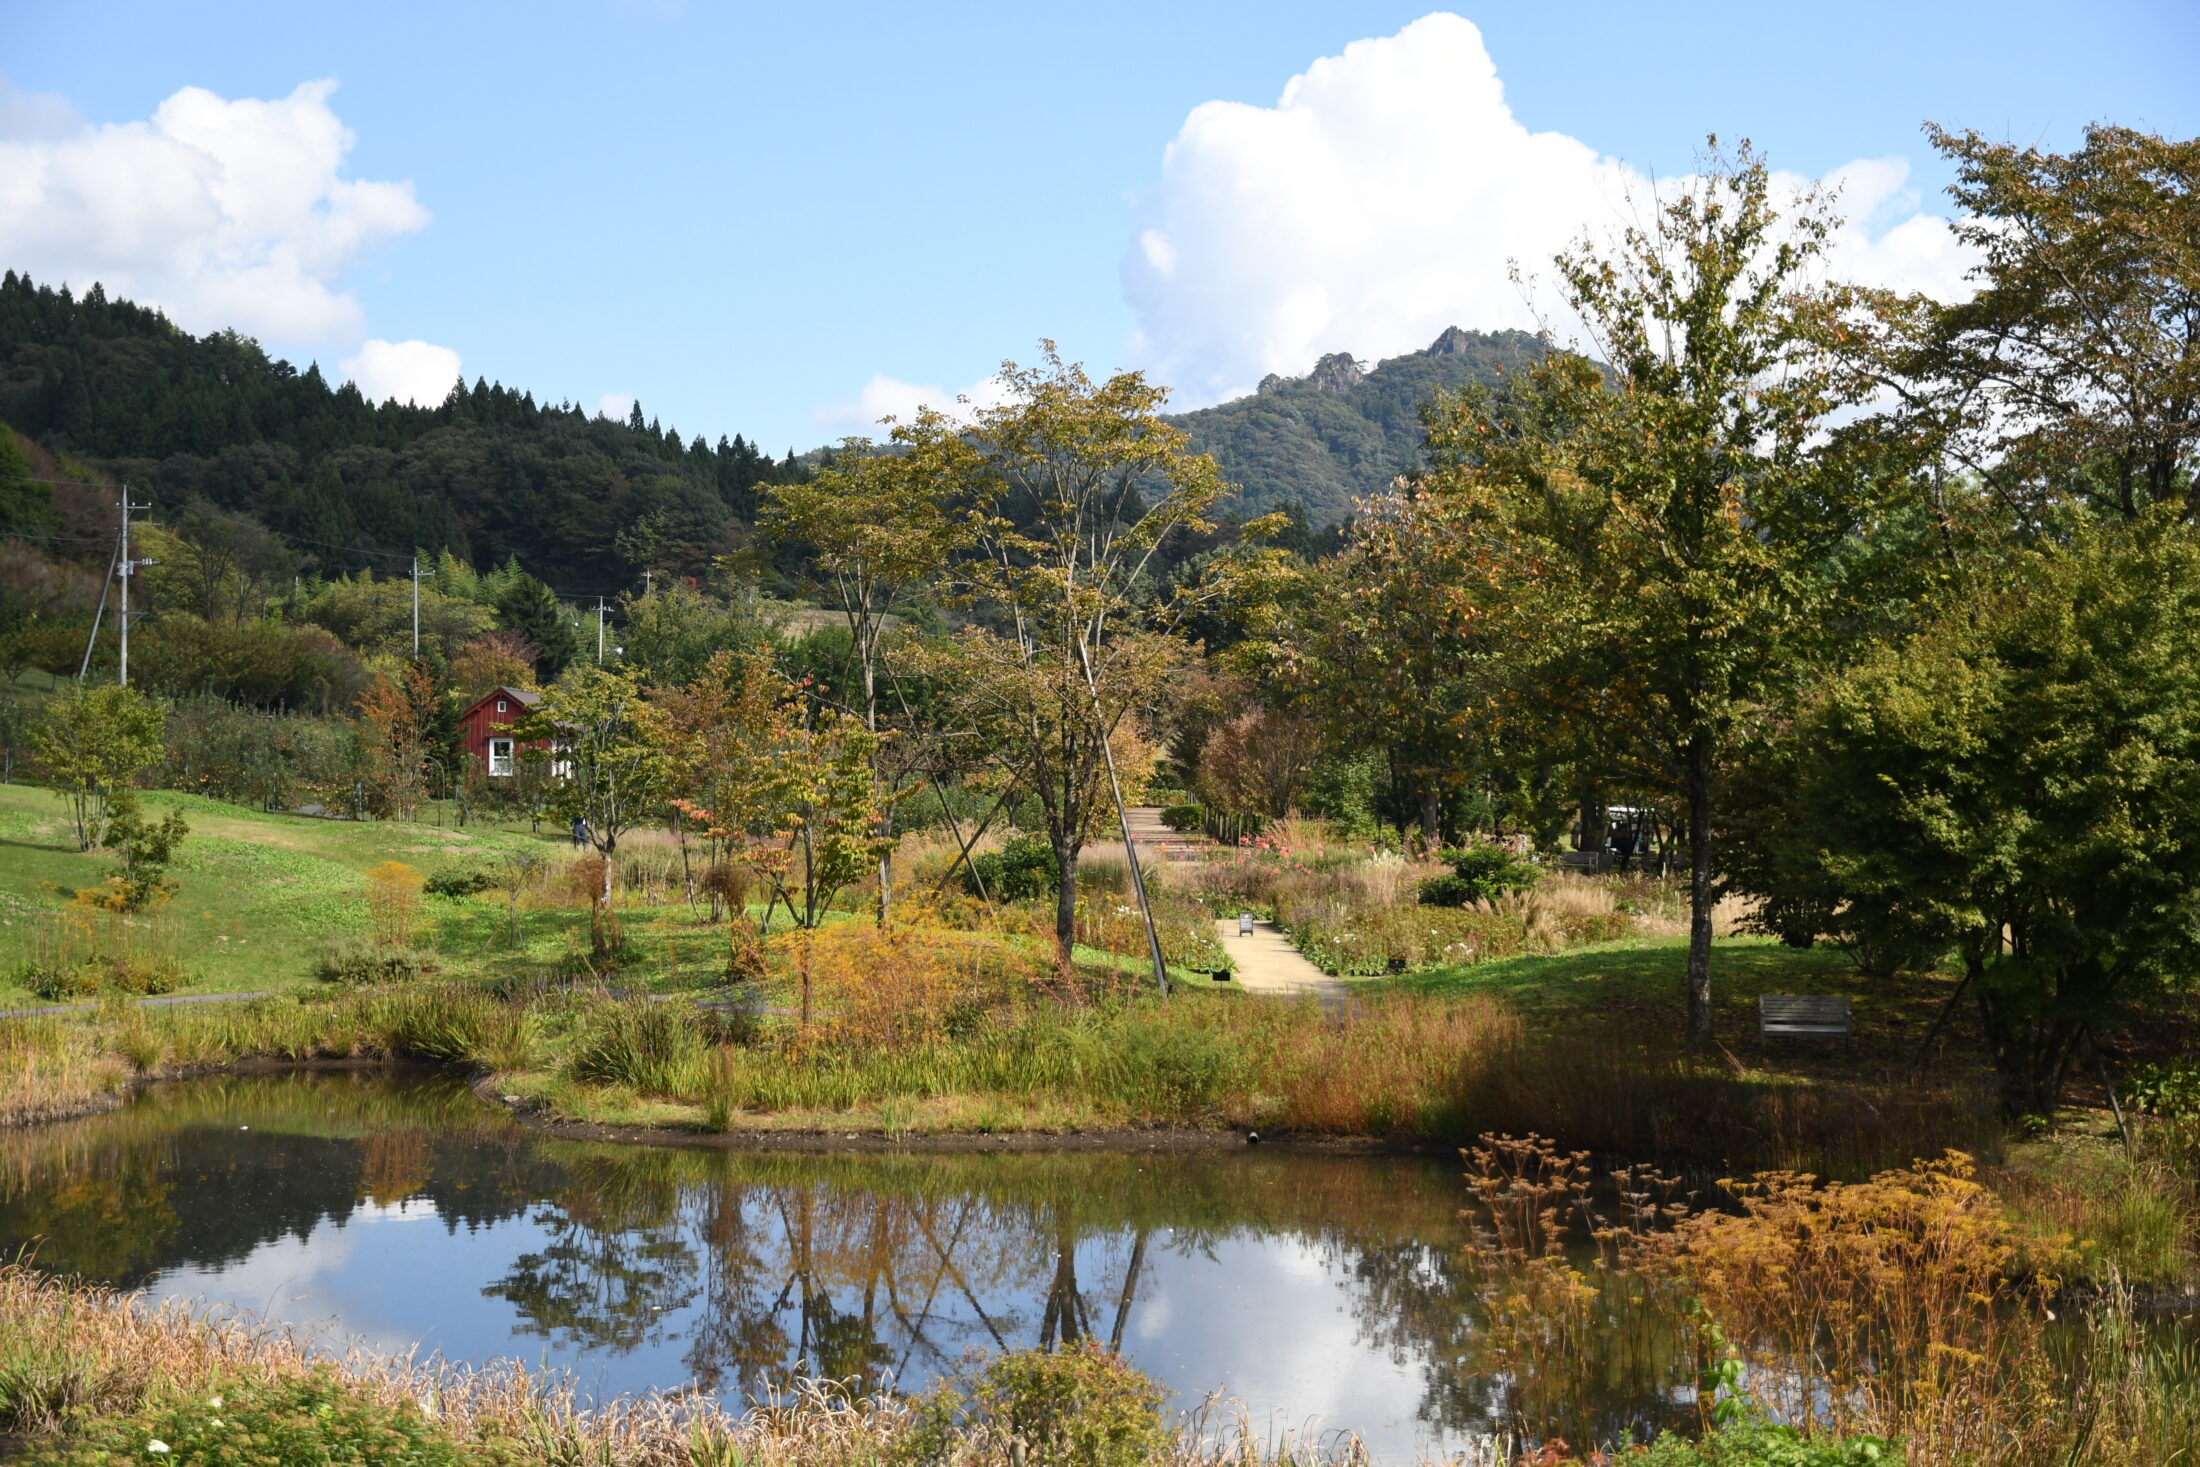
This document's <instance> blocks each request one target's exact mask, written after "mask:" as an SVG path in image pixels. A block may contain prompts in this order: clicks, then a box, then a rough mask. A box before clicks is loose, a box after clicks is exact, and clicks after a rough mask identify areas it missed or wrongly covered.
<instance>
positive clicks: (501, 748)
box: [489, 739, 519, 779]
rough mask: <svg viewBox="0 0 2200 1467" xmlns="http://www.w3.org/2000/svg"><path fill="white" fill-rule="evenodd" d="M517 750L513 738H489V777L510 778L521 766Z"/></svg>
mask: <svg viewBox="0 0 2200 1467" xmlns="http://www.w3.org/2000/svg"><path fill="white" fill-rule="evenodd" d="M516 752H517V751H516V747H515V745H514V743H513V741H512V740H511V739H491V740H489V777H490V778H491V779H510V778H511V777H512V775H513V774H514V773H516V772H517V771H518V768H519V763H518V760H517V758H516V757H515V755H516Z"/></svg>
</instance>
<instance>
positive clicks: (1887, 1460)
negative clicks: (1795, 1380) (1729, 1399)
mask: <svg viewBox="0 0 2200 1467" xmlns="http://www.w3.org/2000/svg"><path fill="white" fill-rule="evenodd" d="M1621 1460H1623V1461H1625V1462H1627V1463H1628V1464H1629V1467H1637V1464H1639V1467H1902V1453H1901V1452H1900V1451H1899V1450H1898V1449H1897V1448H1895V1447H1894V1446H1892V1445H1890V1444H1889V1443H1887V1442H1883V1441H1881V1440H1880V1439H1879V1438H1877V1437H1868V1436H1860V1437H1847V1438H1841V1439H1831V1438H1816V1439H1811V1440H1805V1439H1804V1438H1803V1437H1802V1436H1800V1435H1798V1434H1797V1433H1796V1431H1795V1429H1794V1428H1793V1427H1789V1426H1775V1425H1773V1424H1772V1423H1770V1422H1766V1421H1759V1420H1755V1419H1750V1420H1744V1421H1738V1422H1735V1423H1733V1424H1732V1425H1729V1426H1721V1427H1718V1428H1717V1429H1715V1430H1713V1431H1710V1432H1707V1433H1705V1435H1704V1438H1703V1440H1702V1441H1695V1442H1692V1441H1689V1440H1688V1439H1687V1438H1685V1437H1678V1436H1673V1435H1671V1434H1670V1433H1668V1434H1667V1435H1665V1436H1661V1437H1659V1438H1658V1439H1657V1441H1656V1442H1654V1443H1652V1444H1651V1446H1650V1447H1649V1449H1648V1450H1647V1451H1643V1452H1639V1453H1637V1454H1636V1455H1634V1456H1630V1457H1625V1458H1622V1459H1621Z"/></svg>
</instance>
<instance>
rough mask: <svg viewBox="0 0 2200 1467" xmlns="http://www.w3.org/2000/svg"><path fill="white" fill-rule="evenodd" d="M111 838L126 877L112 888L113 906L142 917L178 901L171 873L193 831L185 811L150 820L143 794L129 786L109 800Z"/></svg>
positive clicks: (106, 842)
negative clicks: (153, 908) (174, 898)
mask: <svg viewBox="0 0 2200 1467" xmlns="http://www.w3.org/2000/svg"><path fill="white" fill-rule="evenodd" d="M107 812H108V819H107V835H106V839H105V840H104V841H103V842H102V844H104V845H105V846H106V847H107V848H108V849H109V850H111V851H113V852H115V854H117V855H118V856H120V857H121V858H122V874H121V875H120V876H118V877H114V878H112V879H111V880H110V882H109V893H108V896H109V904H110V905H112V906H113V907H114V908H115V910H117V911H122V912H141V911H143V910H145V909H146V908H147V907H151V906H156V905H158V904H159V903H161V902H164V901H166V900H168V898H169V897H171V896H173V895H175V891H176V883H175V882H174V881H173V880H171V879H170V878H169V876H168V867H169V865H170V863H172V862H173V861H174V860H175V859H176V851H177V849H178V848H179V847H181V846H182V845H183V839H184V837H185V836H187V835H189V834H190V833H191V826H190V824H189V822H187V821H186V820H185V819H184V818H183V812H182V811H180V810H171V811H169V812H168V815H167V818H165V819H162V820H149V819H147V818H146V814H145V808H144V805H143V804H142V803H141V802H140V801H139V799H138V795H137V791H136V790H134V789H132V788H131V787H130V786H128V785H123V786H121V787H120V788H118V789H116V790H115V792H114V793H113V794H112V795H110V796H109V797H108V800H107Z"/></svg>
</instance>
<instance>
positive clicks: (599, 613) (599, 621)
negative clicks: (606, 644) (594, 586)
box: [596, 596, 603, 667]
mask: <svg viewBox="0 0 2200 1467" xmlns="http://www.w3.org/2000/svg"><path fill="white" fill-rule="evenodd" d="M596 665H597V666H598V667H601V666H603V597H601V596H598V597H597V598H596Z"/></svg>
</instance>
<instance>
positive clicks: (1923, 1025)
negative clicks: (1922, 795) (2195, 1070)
mask: <svg viewBox="0 0 2200 1467" xmlns="http://www.w3.org/2000/svg"><path fill="white" fill-rule="evenodd" d="M1687 974H1688V940H1687V939H1686V938H1685V937H1657V938H1633V939H1628V940H1625V941H1620V942H1607V943H1599V944H1597V945H1595V946H1593V947H1584V948H1576V949H1574V950H1572V951H1570V952H1563V953H1554V954H1551V955H1548V956H1538V957H1518V958H1504V959H1499V960H1497V961H1494V962H1487V963H1474V964H1467V965H1462V966H1458V967H1450V968H1431V969H1428V970H1426V971H1424V972H1420V973H1409V974H1407V975H1405V976H1404V977H1400V978H1375V979H1365V980H1361V981H1359V982H1357V983H1355V984H1354V987H1355V988H1356V989H1363V990H1368V991H1374V990H1388V991H1392V992H1410V993H1434V994H1468V993H1486V994H1491V995H1494V996H1498V997H1502V998H1503V999H1505V1000H1506V1001H1507V1002H1508V1003H1510V1004H1511V1005H1512V1006H1513V1007H1514V1008H1516V1009H1518V1010H1519V1011H1520V1012H1521V1013H1522V1014H1524V1015H1525V1016H1527V1018H1528V1019H1529V1021H1530V1022H1531V1023H1533V1024H1537V1025H1546V1026H1549V1027H1552V1028H1568V1029H1576V1030H1587V1031H1592V1032H1603V1033H1609V1034H1611V1035H1612V1036H1613V1037H1614V1038H1623V1039H1648V1040H1653V1041H1655V1040H1657V1039H1659V1038H1661V1037H1664V1036H1673V1037H1676V1038H1677V1037H1678V1036H1679V1034H1680V1032H1681V1029H1682V1024H1683V1021H1684V1018H1685V1016H1686V1013H1687V986H1686V985H1687ZM1952 986H1953V980H1952V979H1950V978H1948V977H1947V976H1945V975H1940V974H1931V975H1924V976H1915V977H1911V976H1905V977H1904V978H1902V979H1900V980H1899V981H1897V982H1894V983H1873V982H1871V981H1869V980H1867V979H1866V978H1864V976H1863V975H1862V974H1860V973H1859V972H1858V971H1857V969H1856V965H1855V964H1854V963H1853V962H1851V961H1850V960H1849V957H1848V955H1847V954H1846V953H1844V952H1841V951H1840V950H1839V949H1837V948H1833V947H1828V946H1824V945H1820V946H1818V947H1811V948H1792V947H1786V946H1783V945H1782V944H1780V943H1778V942H1775V941H1773V940H1771V939H1769V938H1762V937H1727V938H1721V939H1720V940H1719V941H1718V942H1717V943H1716V944H1715V945H1714V946H1713V948H1712V954H1711V991H1712V1000H1713V1005H1714V1008H1715V1010H1716V1020H1715V1026H1716V1032H1717V1035H1718V1037H1719V1039H1720V1040H1722V1041H1723V1042H1724V1043H1725V1044H1727V1045H1728V1046H1729V1047H1730V1048H1732V1049H1733V1050H1735V1051H1736V1052H1737V1053H1740V1054H1745V1055H1750V1056H1752V1057H1753V1056H1754V1055H1755V1053H1756V1050H1757V995H1759V994H1761V993H1845V994H1848V995H1849V996H1850V1001H1851V1008H1852V1011H1853V1014H1854V1017H1855V1025H1856V1041H1855V1044H1854V1045H1853V1046H1852V1047H1844V1046H1840V1045H1826V1044H1819V1043H1808V1042H1797V1041H1786V1042H1781V1043H1779V1044H1778V1045H1776V1047H1775V1049H1774V1051H1773V1053H1774V1054H1775V1056H1776V1057H1777V1058H1779V1059H1780V1060H1781V1061H1782V1062H1783V1064H1785V1063H1791V1062H1801V1063H1802V1064H1803V1065H1804V1067H1806V1068H1815V1067H1818V1066H1820V1065H1825V1066H1830V1067H1832V1068H1836V1069H1852V1068H1882V1067H1884V1066H1885V1065H1886V1064H1889V1063H1907V1061H1908V1059H1909V1057H1910V1056H1911V1055H1912V1054H1913V1053H1914V1052H1915V1050H1916V1046H1917V1044H1918V1042H1919V1041H1920V1040H1921V1039H1922V1038H1923V1037H1924V1035H1925V1031H1926V1029H1927V1028H1928V1027H1929V1026H1930V1025H1931V1024H1932V1022H1933V1019H1934V1017H1935V1016H1936V1015H1937V1014H1938V1013H1939V1012H1940V1009H1941V1006H1942V1005H1943V1004H1944V1003H1945V1002H1946V1001H1947V997H1948V994H1949V992H1950V990H1951V988H1952ZM1955 1018H1956V1022H1955V1024H1954V1025H1953V1029H1954V1033H1953V1035H1952V1036H1951V1037H1952V1038H1954V1039H1955V1040H1957V1041H1958V1042H1959V1043H1960V1042H1963V1041H1964V1040H1965V1039H1966V1036H1967V1033H1968V1025H1967V1020H1968V1019H1969V1014H1968V1011H1967V1010H1959V1011H1958V1013H1957V1015H1956V1016H1955Z"/></svg>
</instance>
